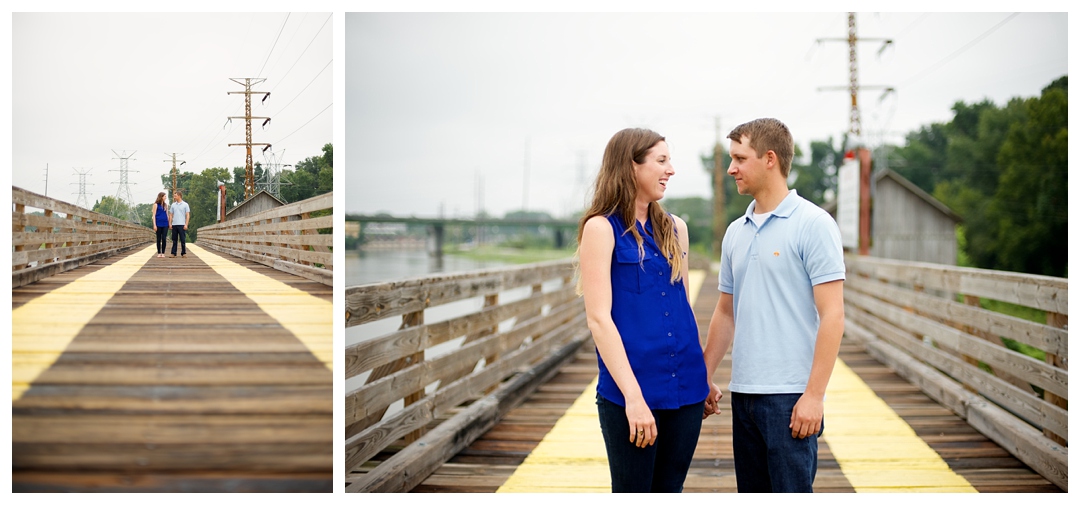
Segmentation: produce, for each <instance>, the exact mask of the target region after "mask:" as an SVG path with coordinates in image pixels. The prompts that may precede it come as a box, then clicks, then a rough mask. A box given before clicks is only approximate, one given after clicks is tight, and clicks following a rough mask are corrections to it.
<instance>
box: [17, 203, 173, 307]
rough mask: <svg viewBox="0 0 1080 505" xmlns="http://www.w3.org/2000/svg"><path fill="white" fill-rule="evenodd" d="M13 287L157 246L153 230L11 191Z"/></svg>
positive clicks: (70, 205) (79, 208)
mask: <svg viewBox="0 0 1080 505" xmlns="http://www.w3.org/2000/svg"><path fill="white" fill-rule="evenodd" d="M11 203H12V212H11V244H12V253H11V287H13V288H16V287H19V286H24V285H26V284H29V283H31V282H35V281H37V280H40V279H44V278H45V277H49V276H51V275H56V274H58V273H60V272H65V271H67V270H71V269H73V268H76V267H79V266H82V265H85V264H87V263H91V262H94V261H98V260H100V259H102V258H105V257H107V256H110V255H112V254H116V253H119V252H124V251H127V250H130V249H132V248H134V247H137V246H140V245H142V244H145V243H148V242H153V241H154V232H153V230H151V229H149V228H146V227H145V226H140V225H137V224H135V223H131V222H128V221H122V220H120V219H117V218H115V217H112V216H106V215H105V214H99V213H97V212H93V211H90V210H86V209H84V208H81V207H76V206H74V205H72V204H70V203H66V202H61V201H60V200H56V199H53V198H49V197H47V196H42V195H39V194H37V193H31V192H29V191H26V190H24V189H21V188H16V187H14V186H13V187H12V188H11Z"/></svg>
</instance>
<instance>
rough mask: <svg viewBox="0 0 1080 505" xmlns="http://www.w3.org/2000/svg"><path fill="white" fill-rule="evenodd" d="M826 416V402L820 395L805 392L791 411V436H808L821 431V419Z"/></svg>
mask: <svg viewBox="0 0 1080 505" xmlns="http://www.w3.org/2000/svg"><path fill="white" fill-rule="evenodd" d="M823 417H825V406H824V402H823V400H822V399H821V398H820V397H816V396H814V395H810V394H806V393H803V395H802V396H800V397H799V401H798V402H795V408H794V409H792V411H791V424H789V425H788V427H789V428H791V438H806V437H809V436H810V435H814V434H816V433H819V432H820V431H821V419H822V418H823Z"/></svg>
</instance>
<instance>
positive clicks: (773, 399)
mask: <svg viewBox="0 0 1080 505" xmlns="http://www.w3.org/2000/svg"><path fill="white" fill-rule="evenodd" d="M801 396H802V394H798V393H795V394H767V395H757V394H745V393H731V418H732V420H731V424H732V426H731V437H732V445H733V446H734V453H735V481H736V483H737V484H738V488H739V492H740V493H812V492H814V487H813V486H814V476H815V475H816V474H817V449H818V437H819V436H821V433H822V432H824V431H825V430H824V428H825V422H824V420H823V421H822V424H821V426H822V431H819V432H818V433H816V434H814V435H811V436H809V437H806V438H801V439H800V438H792V436H791V428H790V425H791V412H792V410H794V408H795V403H796V402H798V401H799V397H801Z"/></svg>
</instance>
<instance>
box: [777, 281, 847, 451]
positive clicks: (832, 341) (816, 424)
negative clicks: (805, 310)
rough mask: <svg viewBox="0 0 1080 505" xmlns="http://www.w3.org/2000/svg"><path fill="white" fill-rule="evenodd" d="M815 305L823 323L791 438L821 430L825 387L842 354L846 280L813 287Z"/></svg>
mask: <svg viewBox="0 0 1080 505" xmlns="http://www.w3.org/2000/svg"><path fill="white" fill-rule="evenodd" d="M814 304H815V305H816V306H817V311H818V317H819V318H820V321H821V323H820V324H819V326H818V333H817V343H816V344H814V362H813V364H812V365H811V366H810V379H809V380H808V381H807V383H806V390H805V391H803V394H802V396H801V397H800V398H799V401H798V402H797V403H796V404H795V408H794V409H793V410H792V412H791V425H790V427H791V436H792V438H806V437H808V436H810V435H813V434H815V433H818V432H819V431H821V419H822V418H823V417H824V416H825V407H824V399H825V388H826V386H828V385H829V377H831V376H832V371H833V366H834V365H835V364H836V355H837V353H839V352H840V338H841V337H843V335H844V281H843V280H836V281H832V282H825V283H821V284H818V285H816V286H814Z"/></svg>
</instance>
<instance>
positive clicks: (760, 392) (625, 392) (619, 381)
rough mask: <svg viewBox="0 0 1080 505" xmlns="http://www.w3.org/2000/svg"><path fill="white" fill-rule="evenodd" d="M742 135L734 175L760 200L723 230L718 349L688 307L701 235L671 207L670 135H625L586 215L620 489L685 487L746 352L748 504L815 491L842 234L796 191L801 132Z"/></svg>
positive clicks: (839, 314) (582, 259)
mask: <svg viewBox="0 0 1080 505" xmlns="http://www.w3.org/2000/svg"><path fill="white" fill-rule="evenodd" d="M728 138H729V139H730V140H731V148H730V154H731V164H730V165H729V167H728V170H727V173H728V175H730V176H732V177H733V178H734V179H735V184H736V186H737V188H738V191H739V194H742V195H751V196H753V197H754V200H753V202H751V203H750V205H749V207H748V208H747V209H746V213H745V214H744V215H743V216H741V217H739V218H738V219H736V220H735V221H734V222H732V223H731V224H730V225H729V226H728V228H727V232H726V233H725V234H724V239H723V243H722V246H721V251H720V274H719V284H720V286H719V289H720V299H719V301H718V303H717V305H716V308H715V310H714V312H713V315H712V319H711V321H710V323H709V329H708V337H707V340H706V343H705V344H704V347H703V345H702V343H701V342H700V341H699V338H698V334H699V333H698V327H697V321H696V319H695V317H694V313H693V308H692V307H691V302H690V300H689V292H690V287H689V281H688V280H687V275H688V273H689V266H688V264H689V261H688V256H687V250H688V248H689V243H690V242H689V237H688V236H687V226H686V223H685V222H683V220H682V219H680V218H679V217H678V216H674V215H671V214H668V213H666V212H664V210H663V208H662V207H661V206H660V203H659V200H660V199H661V198H663V196H664V192H665V190H666V189H667V185H668V182H669V179H670V178H671V176H673V175H674V174H675V169H674V167H673V165H672V162H671V154H670V152H669V150H668V145H667V141H666V140H665V138H664V137H662V136H660V135H659V134H657V133H656V132H653V131H651V130H645V129H638V128H632V129H626V130H622V131H620V132H618V133H616V134H615V136H614V137H612V138H611V140H610V141H609V142H608V144H607V148H606V149H605V151H604V157H603V161H602V163H601V167H600V172H599V174H598V175H597V178H596V183H595V187H594V196H593V201H592V204H591V206H590V207H589V208H588V210H587V211H586V213H585V215H584V216H583V217H582V218H581V224H580V226H579V231H578V244H579V245H578V261H579V263H578V266H579V269H580V274H581V275H580V277H579V278H580V279H581V280H580V283H581V284H580V285H579V290H580V291H581V292H582V294H583V295H584V298H585V311H586V314H587V317H588V324H589V329H590V330H591V331H592V335H593V340H594V341H595V343H596V350H597V354H598V356H599V359H598V362H599V368H600V373H599V379H598V384H597V397H596V403H597V409H598V414H599V418H600V427H601V431H602V432H603V436H604V444H605V447H606V449H607V456H608V465H609V469H610V473H611V486H612V491H614V492H680V491H682V488H683V482H684V481H685V479H686V475H687V472H688V471H689V468H690V463H691V460H692V458H693V455H694V451H695V449H696V448H697V442H698V435H699V433H700V431H701V425H702V421H703V420H704V419H705V418H707V417H708V416H710V415H713V414H719V413H720V408H719V401H720V399H721V398H722V397H723V394H722V393H721V391H720V388H719V386H717V385H716V384H715V383H713V380H712V376H713V371H714V370H716V368H717V366H718V365H719V364H720V362H721V360H722V359H723V357H724V355H725V354H726V353H727V349H728V347H729V346H730V345H732V343H733V342H734V346H733V348H732V371H731V382H730V384H729V389H730V391H731V415H732V444H733V453H734V459H735V477H736V482H737V486H738V490H739V492H813V483H814V478H815V475H816V473H817V447H818V443H817V439H818V436H819V435H820V434H821V433H822V430H823V428H824V406H823V403H824V396H825V387H826V385H827V384H828V382H829V377H830V376H831V375H832V370H833V366H834V364H835V362H836V357H837V354H838V352H839V347H840V338H841V336H842V334H843V327H844V307H843V284H844V283H843V281H844V278H845V267H844V257H843V249H842V246H841V242H840V230H839V227H838V226H837V224H836V222H835V221H834V220H833V219H832V218H831V217H830V216H829V214H827V213H826V212H825V211H824V210H822V209H821V208H819V207H818V206H816V205H814V204H813V203H811V202H810V201H808V200H806V199H804V198H802V197H801V196H799V195H798V194H797V193H796V192H795V190H789V189H788V187H787V178H788V174H789V172H790V170H791V162H792V158H793V157H794V152H795V147H794V140H793V137H792V135H791V132H790V131H789V130H788V128H787V126H786V125H784V124H783V123H781V122H780V121H777V120H775V119H757V120H754V121H750V122H748V123H744V124H741V125H739V126H737V127H736V128H735V129H734V130H732V131H731V133H730V134H728ZM714 176H715V177H722V174H719V173H718V174H714Z"/></svg>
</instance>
